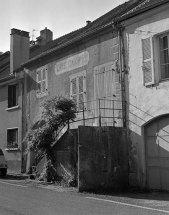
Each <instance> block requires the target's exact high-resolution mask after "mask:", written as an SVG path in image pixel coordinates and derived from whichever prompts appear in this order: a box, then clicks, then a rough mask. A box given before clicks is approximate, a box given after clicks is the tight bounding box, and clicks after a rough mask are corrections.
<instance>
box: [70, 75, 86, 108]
mask: <svg viewBox="0 0 169 215" xmlns="http://www.w3.org/2000/svg"><path fill="white" fill-rule="evenodd" d="M85 78H86V76H85V72H80V73H77V74H75V75H72V76H71V77H70V96H71V98H72V100H73V101H74V102H75V103H76V104H77V108H78V110H79V111H81V110H83V105H84V107H85V102H86V82H85V81H86V79H85Z"/></svg>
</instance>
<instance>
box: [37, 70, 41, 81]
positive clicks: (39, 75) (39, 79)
mask: <svg viewBox="0 0 169 215" xmlns="http://www.w3.org/2000/svg"><path fill="white" fill-rule="evenodd" d="M37 73H38V82H40V81H41V71H38V72H37Z"/></svg>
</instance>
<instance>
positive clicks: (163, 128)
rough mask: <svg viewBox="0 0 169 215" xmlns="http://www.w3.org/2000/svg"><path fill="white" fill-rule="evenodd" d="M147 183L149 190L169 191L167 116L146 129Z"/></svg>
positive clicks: (168, 121)
mask: <svg viewBox="0 0 169 215" xmlns="http://www.w3.org/2000/svg"><path fill="white" fill-rule="evenodd" d="M146 158H147V182H148V187H149V188H151V189H159V190H169V116H168V115H167V116H164V117H161V118H158V119H156V120H155V121H153V122H151V123H150V124H149V125H148V126H147V127H146Z"/></svg>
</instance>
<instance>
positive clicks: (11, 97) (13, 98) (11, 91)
mask: <svg viewBox="0 0 169 215" xmlns="http://www.w3.org/2000/svg"><path fill="white" fill-rule="evenodd" d="M17 104H18V95H17V85H10V86H8V108H10V107H14V106H16V105H17Z"/></svg>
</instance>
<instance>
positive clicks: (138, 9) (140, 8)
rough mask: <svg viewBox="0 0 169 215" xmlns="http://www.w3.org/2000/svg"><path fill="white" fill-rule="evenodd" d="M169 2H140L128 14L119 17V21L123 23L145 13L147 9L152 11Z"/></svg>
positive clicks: (159, 0)
mask: <svg viewBox="0 0 169 215" xmlns="http://www.w3.org/2000/svg"><path fill="white" fill-rule="evenodd" d="M168 2H169V0H144V1H143V2H140V3H139V4H138V5H137V6H136V7H134V8H132V9H131V10H129V11H128V12H127V13H125V14H123V15H122V16H121V17H117V20H120V21H121V20H123V19H126V18H128V17H130V16H132V15H134V14H137V13H139V12H141V11H144V10H146V9H150V8H153V7H157V6H159V5H160V4H165V3H168Z"/></svg>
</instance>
